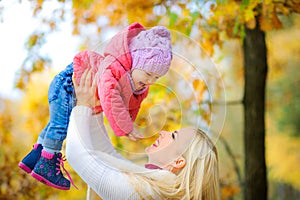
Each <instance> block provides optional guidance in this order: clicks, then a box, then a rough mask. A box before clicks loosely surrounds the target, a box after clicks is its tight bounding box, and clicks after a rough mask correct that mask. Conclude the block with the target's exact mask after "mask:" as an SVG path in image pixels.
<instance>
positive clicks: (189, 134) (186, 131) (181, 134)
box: [177, 127, 196, 140]
mask: <svg viewBox="0 0 300 200" xmlns="http://www.w3.org/2000/svg"><path fill="white" fill-rule="evenodd" d="M177 132H178V138H184V139H185V140H190V139H192V138H193V137H194V136H195V135H196V130H195V128H192V127H186V128H181V129H179V130H178V131H177Z"/></svg>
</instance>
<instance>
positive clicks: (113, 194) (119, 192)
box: [66, 106, 164, 200]
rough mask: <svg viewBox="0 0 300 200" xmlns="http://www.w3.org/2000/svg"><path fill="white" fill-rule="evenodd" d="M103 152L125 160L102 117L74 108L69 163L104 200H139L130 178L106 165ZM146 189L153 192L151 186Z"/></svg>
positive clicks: (87, 110) (69, 129)
mask: <svg viewBox="0 0 300 200" xmlns="http://www.w3.org/2000/svg"><path fill="white" fill-rule="evenodd" d="M103 152H105V153H106V154H105V155H107V154H109V155H110V156H114V157H117V158H120V159H124V158H123V157H122V156H121V155H120V154H118V153H117V152H116V150H115V149H114V147H113V146H112V144H111V142H110V139H109V137H108V135H107V132H106V130H105V127H104V125H103V117H102V114H99V115H92V111H91V109H90V108H88V107H85V106H76V107H74V108H73V110H72V113H71V117H70V123H69V128H68V134H67V140H66V156H67V160H68V162H69V164H70V165H71V166H72V167H73V169H74V170H75V171H76V173H77V174H78V175H79V176H80V177H81V178H82V179H83V180H84V181H85V182H86V183H87V184H88V185H89V186H90V187H91V188H92V189H93V190H94V191H95V192H96V193H97V194H98V195H99V196H100V197H101V198H102V199H104V200H123V199H139V197H138V194H137V193H136V192H135V190H134V188H133V186H132V184H131V183H130V182H129V177H128V176H127V175H126V174H125V173H123V172H121V171H120V170H119V169H117V168H114V167H111V166H109V164H107V163H104V162H102V160H103ZM128 162H129V161H128ZM132 164H133V163H132ZM160 171H164V170H160ZM158 174H160V173H158ZM145 187H147V186H145ZM146 190H147V191H149V192H150V193H152V192H151V189H150V187H149V186H148V188H147V189H146Z"/></svg>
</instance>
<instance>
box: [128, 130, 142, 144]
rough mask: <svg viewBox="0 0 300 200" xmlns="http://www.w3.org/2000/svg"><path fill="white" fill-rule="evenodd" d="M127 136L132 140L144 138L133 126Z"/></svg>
mask: <svg viewBox="0 0 300 200" xmlns="http://www.w3.org/2000/svg"><path fill="white" fill-rule="evenodd" d="M127 137H128V138H129V139H130V140H132V141H137V140H139V139H143V138H144V137H143V135H142V134H141V133H140V132H139V131H138V130H136V129H135V128H134V129H133V130H132V131H131V132H130V133H128V135H127Z"/></svg>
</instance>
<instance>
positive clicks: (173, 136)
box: [172, 132, 175, 140]
mask: <svg viewBox="0 0 300 200" xmlns="http://www.w3.org/2000/svg"><path fill="white" fill-rule="evenodd" d="M172 138H173V140H175V134H174V132H173V133H172Z"/></svg>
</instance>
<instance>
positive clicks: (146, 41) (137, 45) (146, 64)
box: [129, 26, 172, 76]
mask: <svg viewBox="0 0 300 200" xmlns="http://www.w3.org/2000/svg"><path fill="white" fill-rule="evenodd" d="M129 51H130V54H131V58H132V68H131V71H132V70H134V69H142V70H145V71H148V72H153V73H156V74H159V75H160V76H163V75H165V74H166V73H167V72H168V70H169V68H170V65H171V60H172V46H171V36H170V32H169V31H168V30H167V29H166V28H165V27H163V26H155V27H153V28H151V29H148V30H145V31H141V32H140V33H139V34H138V35H137V36H135V37H134V38H132V40H131V41H130V44H129Z"/></svg>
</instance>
